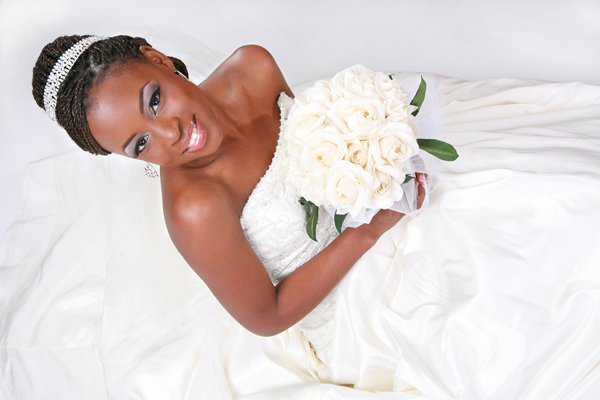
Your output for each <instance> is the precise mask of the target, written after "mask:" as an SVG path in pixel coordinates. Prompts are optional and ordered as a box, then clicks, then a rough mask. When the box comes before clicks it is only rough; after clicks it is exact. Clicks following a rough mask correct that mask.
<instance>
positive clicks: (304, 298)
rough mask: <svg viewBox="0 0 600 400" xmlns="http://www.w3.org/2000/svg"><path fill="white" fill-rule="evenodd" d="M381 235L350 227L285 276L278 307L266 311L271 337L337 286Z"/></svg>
mask: <svg viewBox="0 0 600 400" xmlns="http://www.w3.org/2000/svg"><path fill="white" fill-rule="evenodd" d="M378 237H379V235H373V234H371V233H370V232H368V229H367V226H365V228H363V229H361V228H360V227H359V228H357V229H347V230H346V231H344V234H343V235H342V236H340V237H338V238H336V239H335V240H334V241H333V242H332V243H331V244H329V245H328V246H327V247H326V248H325V249H323V251H321V252H320V253H319V254H317V255H316V256H315V257H314V258H312V259H311V260H310V261H308V262H306V263H305V264H304V265H302V266H301V267H299V268H297V269H296V270H295V271H294V272H292V273H291V274H290V275H288V276H287V277H286V278H285V279H283V280H282V281H281V282H280V283H279V284H278V285H277V287H276V299H275V302H274V306H273V307H272V308H269V310H265V311H266V313H267V315H266V318H267V319H268V322H267V323H265V324H263V326H264V327H265V328H266V331H265V332H257V333H259V334H261V335H264V336H270V335H274V334H277V333H279V332H282V331H284V330H286V329H287V328H289V327H290V326H292V325H294V324H295V323H297V322H298V321H300V320H301V319H302V318H303V317H304V316H306V315H307V314H308V313H309V312H311V311H312V310H313V309H314V308H315V307H316V306H317V305H318V304H319V303H320V302H321V301H323V299H324V298H325V297H326V296H327V295H328V294H329V293H330V292H331V291H332V290H333V289H334V288H335V286H336V285H337V284H338V283H339V282H340V281H341V279H342V278H343V277H344V276H345V275H346V274H347V273H348V271H349V270H350V269H351V268H352V267H353V266H354V264H355V263H356V262H357V261H358V259H360V258H361V257H362V256H363V255H364V254H365V253H366V252H367V251H368V250H369V249H370V248H371V247H372V246H373V245H374V244H375V243H376V241H377V238H378Z"/></svg>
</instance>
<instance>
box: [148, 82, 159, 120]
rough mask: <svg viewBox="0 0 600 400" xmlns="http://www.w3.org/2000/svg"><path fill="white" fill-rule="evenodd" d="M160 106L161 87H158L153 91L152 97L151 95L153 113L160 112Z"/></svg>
mask: <svg viewBox="0 0 600 400" xmlns="http://www.w3.org/2000/svg"><path fill="white" fill-rule="evenodd" d="M158 106H160V87H158V88H156V90H155V91H154V93H152V97H150V110H151V111H152V114H154V115H157V114H158Z"/></svg>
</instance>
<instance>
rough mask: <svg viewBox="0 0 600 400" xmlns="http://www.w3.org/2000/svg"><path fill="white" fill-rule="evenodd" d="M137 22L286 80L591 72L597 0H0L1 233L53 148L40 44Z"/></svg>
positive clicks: (599, 37) (592, 76)
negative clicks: (258, 49) (36, 164)
mask: <svg viewBox="0 0 600 400" xmlns="http://www.w3.org/2000/svg"><path fill="white" fill-rule="evenodd" d="M142 25H147V26H150V27H170V28H175V29H177V30H179V31H181V32H183V33H185V34H188V35H190V36H193V37H195V38H196V39H198V40H200V41H202V42H203V43H205V44H206V45H208V46H210V47H212V48H214V49H216V50H218V51H220V52H222V53H224V54H230V53H231V52H232V51H233V50H235V49H236V48H237V47H239V46H241V45H244V44H249V43H254V44H260V45H262V46H264V47H266V48H267V49H269V50H270V51H271V53H272V54H273V55H274V57H275V59H276V60H277V61H278V63H279V65H280V67H281V69H282V70H283V72H284V74H285V76H286V78H287V80H288V82H289V83H291V84H294V83H298V82H301V81H304V80H308V79H313V78H317V77H320V76H323V75H326V74H329V73H333V72H336V71H338V70H341V69H343V68H345V67H348V66H350V65H353V64H357V63H361V64H364V65H366V66H368V67H369V68H371V69H374V70H397V71H418V72H433V73H437V74H442V75H448V76H454V77H459V78H464V79H469V80H476V79H485V78H493V77H521V78H534V79H541V80H551V81H560V82H567V81H583V82H587V83H593V84H600V0H568V1H566V0H529V1H527V0H520V1H516V0H496V1H491V0H487V1H485V0H456V1H445V0H419V1H416V0H412V1H405V0H395V1H394V0H379V1H366V0H362V1H361V0H304V1H301V0H294V1H291V0H279V1H268V0H218V1H216V0H195V1H183V0H182V1H169V2H167V1H164V0H163V1H156V0H143V1H128V0H102V1H99V0H95V1H88V0H53V1H48V0H45V1H44V0H37V1H36V0H0V140H1V144H2V145H1V146H0V210H1V211H0V237H1V236H3V235H4V232H5V231H6V229H7V228H8V226H9V224H10V223H11V222H12V220H13V218H14V216H15V214H16V212H17V209H18V203H19V199H20V192H21V187H22V180H23V176H24V171H25V167H26V165H27V164H28V163H29V162H31V161H35V160H38V159H41V158H44V157H48V156H50V155H51V154H52V146H53V140H54V134H53V132H54V128H53V125H52V123H51V122H50V120H49V119H48V118H47V117H46V115H45V114H44V113H43V111H41V110H40V109H39V108H38V107H37V106H36V105H35V102H34V101H33V99H32V97H31V94H30V93H31V83H30V82H31V69H32V68H33V65H34V63H35V60H36V58H37V56H38V54H39V51H40V50H41V48H42V47H43V46H44V45H45V44H46V43H48V42H50V41H52V40H54V38H55V37H56V36H59V35H67V34H75V33H77V34H88V33H89V34H115V33H118V32H119V29H123V28H125V27H132V26H133V27H136V26H142ZM184 61H185V60H184ZM65 136H66V134H65Z"/></svg>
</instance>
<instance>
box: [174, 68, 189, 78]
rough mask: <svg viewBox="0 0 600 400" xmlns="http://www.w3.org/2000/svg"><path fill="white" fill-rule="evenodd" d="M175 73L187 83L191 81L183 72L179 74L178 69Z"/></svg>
mask: <svg viewBox="0 0 600 400" xmlns="http://www.w3.org/2000/svg"><path fill="white" fill-rule="evenodd" d="M175 73H176V74H177V75H179V76H180V77H182V78H183V79H185V80H186V81H189V79H188V77H187V76H185V75H184V74H182V73H181V72H179V70H177V69H176V70H175Z"/></svg>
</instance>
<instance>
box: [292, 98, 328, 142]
mask: <svg viewBox="0 0 600 400" xmlns="http://www.w3.org/2000/svg"><path fill="white" fill-rule="evenodd" d="M328 110H329V107H327V106H325V105H323V104H321V103H310V104H305V105H300V106H297V107H296V108H294V109H293V110H292V112H290V115H289V116H288V119H289V120H290V122H291V128H292V130H293V133H294V136H295V137H305V136H308V135H310V134H311V133H313V132H318V131H319V130H321V129H323V128H324V127H325V123H326V119H327V111H328Z"/></svg>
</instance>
